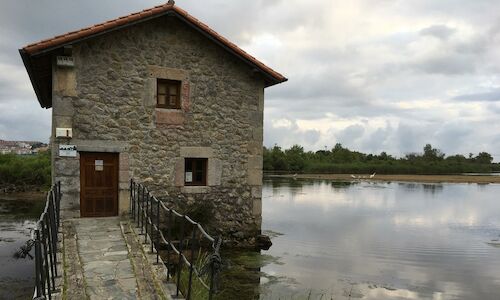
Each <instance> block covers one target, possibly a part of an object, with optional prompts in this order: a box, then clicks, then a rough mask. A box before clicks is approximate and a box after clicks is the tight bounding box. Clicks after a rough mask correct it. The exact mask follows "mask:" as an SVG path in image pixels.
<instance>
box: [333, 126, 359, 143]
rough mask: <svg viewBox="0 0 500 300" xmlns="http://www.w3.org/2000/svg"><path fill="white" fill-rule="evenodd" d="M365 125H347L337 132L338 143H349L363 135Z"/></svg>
mask: <svg viewBox="0 0 500 300" xmlns="http://www.w3.org/2000/svg"><path fill="white" fill-rule="evenodd" d="M364 132H365V127H364V126H362V125H360V124H355V125H350V126H347V127H346V128H345V129H343V130H342V131H340V132H339V133H337V138H338V140H339V142H340V143H349V142H352V141H355V140H357V139H359V138H361V137H362V136H363V134H364Z"/></svg>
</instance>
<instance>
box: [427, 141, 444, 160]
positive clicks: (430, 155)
mask: <svg viewBox="0 0 500 300" xmlns="http://www.w3.org/2000/svg"><path fill="white" fill-rule="evenodd" d="M423 158H424V159H425V160H428V161H434V160H443V159H444V153H443V152H441V150H439V149H436V148H432V145H431V144H427V145H425V146H424V156H423Z"/></svg>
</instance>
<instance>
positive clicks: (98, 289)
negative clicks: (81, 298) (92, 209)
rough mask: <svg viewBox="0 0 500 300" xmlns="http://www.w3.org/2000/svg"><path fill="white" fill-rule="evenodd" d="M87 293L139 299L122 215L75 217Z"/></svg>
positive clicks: (103, 297) (115, 297)
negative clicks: (122, 229)
mask: <svg viewBox="0 0 500 300" xmlns="http://www.w3.org/2000/svg"><path fill="white" fill-rule="evenodd" d="M72 222H73V224H74V228H75V231H76V235H77V245H78V253H79V256H80V260H81V264H82V268H83V275H84V277H85V285H86V289H85V292H86V294H87V296H88V297H90V298H91V299H137V298H139V297H138V294H137V293H138V289H137V282H136V278H135V274H134V270H133V268H132V265H131V262H130V259H129V256H128V250H127V245H126V243H125V240H124V239H123V236H122V232H121V229H120V219H119V218H95V219H94V218H92V219H84V218H82V219H74V220H72Z"/></svg>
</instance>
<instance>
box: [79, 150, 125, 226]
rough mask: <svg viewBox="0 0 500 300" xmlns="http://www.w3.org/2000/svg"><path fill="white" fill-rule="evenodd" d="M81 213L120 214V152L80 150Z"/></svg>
mask: <svg viewBox="0 0 500 300" xmlns="http://www.w3.org/2000/svg"><path fill="white" fill-rule="evenodd" d="M80 214H81V216H82V217H109V216H117V215H118V153H94V152H80Z"/></svg>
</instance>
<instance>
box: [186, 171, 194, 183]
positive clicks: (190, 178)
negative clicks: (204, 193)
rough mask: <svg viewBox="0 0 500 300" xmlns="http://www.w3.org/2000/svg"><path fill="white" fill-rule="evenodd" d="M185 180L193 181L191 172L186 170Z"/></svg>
mask: <svg viewBox="0 0 500 300" xmlns="http://www.w3.org/2000/svg"><path fill="white" fill-rule="evenodd" d="M186 182H193V172H186Z"/></svg>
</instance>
